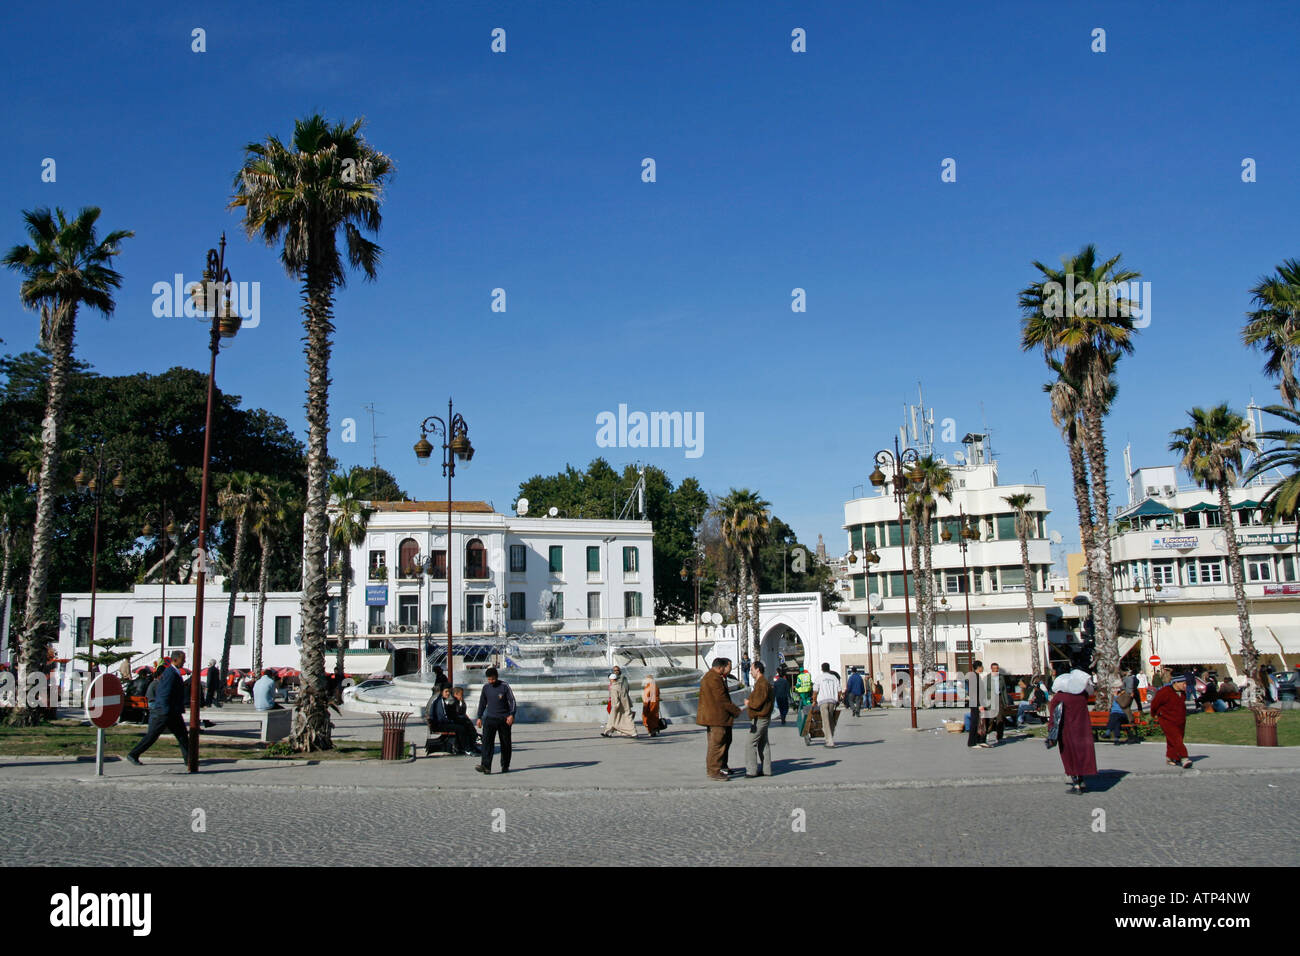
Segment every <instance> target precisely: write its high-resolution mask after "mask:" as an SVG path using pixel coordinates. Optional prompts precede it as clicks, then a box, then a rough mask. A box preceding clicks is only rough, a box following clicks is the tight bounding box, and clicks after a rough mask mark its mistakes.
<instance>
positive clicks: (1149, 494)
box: [1026, 485, 1156, 626]
mask: <svg viewBox="0 0 1300 956" xmlns="http://www.w3.org/2000/svg"><path fill="white" fill-rule="evenodd" d="M1155 496H1156V488H1155V485H1147V497H1148V498H1154V497H1155ZM1026 626H1028V625H1026Z"/></svg>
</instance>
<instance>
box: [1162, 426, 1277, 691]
mask: <svg viewBox="0 0 1300 956" xmlns="http://www.w3.org/2000/svg"><path fill="white" fill-rule="evenodd" d="M1187 414H1188V416H1190V418H1191V420H1192V424H1191V425H1189V426H1188V427H1186V428H1178V429H1175V430H1174V431H1173V432H1171V434H1172V435H1173V441H1171V442H1170V443H1169V450H1170V451H1176V452H1181V453H1182V456H1183V459H1182V461H1181V462H1179V466H1180V467H1181V468H1183V470H1185V471H1186V472H1187V473H1188V474H1189V475H1190V476H1191V477H1192V480H1193V481H1195V482H1196V483H1197V484H1198V485H1200V486H1201V487H1202V488H1206V489H1209V490H1210V491H1215V492H1218V495H1219V516H1220V519H1221V521H1222V524H1223V534H1224V537H1225V538H1227V541H1228V567H1229V568H1230V569H1231V571H1232V593H1233V596H1234V597H1235V598H1236V599H1237V627H1238V628H1239V629H1240V631H1241V662H1242V667H1243V668H1244V670H1245V671H1246V673H1247V674H1249V675H1250V676H1251V678H1253V679H1254V680H1255V682H1256V686H1259V687H1263V686H1264V682H1263V681H1262V680H1260V675H1259V673H1258V670H1259V652H1258V651H1256V649H1255V642H1254V640H1253V639H1252V637H1251V633H1250V615H1249V613H1248V611H1247V607H1246V582H1245V574H1244V573H1243V571H1242V567H1241V552H1240V550H1239V549H1238V547H1237V529H1236V527H1235V525H1234V524H1233V520H1232V501H1231V500H1230V499H1229V497H1228V489H1229V488H1231V487H1232V486H1233V484H1234V483H1235V482H1236V480H1237V476H1238V475H1239V474H1240V473H1241V456H1242V455H1243V454H1244V453H1246V452H1258V451H1259V446H1257V445H1256V444H1255V441H1254V439H1252V438H1251V437H1250V423H1249V422H1247V421H1246V419H1244V418H1242V417H1241V416H1240V415H1238V414H1236V413H1235V412H1233V411H1232V410H1231V409H1229V408H1228V406H1227V403H1226V402H1225V403H1224V404H1222V405H1217V406H1215V407H1214V408H1211V409H1204V408H1193V409H1192V410H1191V411H1189V412H1188V413H1187ZM1261 696H1262V695H1261Z"/></svg>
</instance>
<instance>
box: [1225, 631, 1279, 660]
mask: <svg viewBox="0 0 1300 956" xmlns="http://www.w3.org/2000/svg"><path fill="white" fill-rule="evenodd" d="M1215 630H1216V631H1218V632H1219V633H1220V634H1222V635H1223V639H1224V640H1225V641H1227V642H1228V647H1229V648H1231V649H1232V653H1234V654H1237V655H1240V654H1241V628H1239V627H1228V626H1226V625H1225V626H1221V627H1216V628H1215ZM1250 637H1251V640H1253V641H1254V642H1255V650H1256V651H1258V652H1259V653H1260V654H1276V653H1277V652H1278V651H1279V650H1280V649H1281V648H1280V645H1279V641H1278V639H1277V638H1276V637H1274V636H1273V635H1272V634H1271V633H1270V629H1269V628H1267V627H1256V626H1254V625H1252V626H1251V629H1250Z"/></svg>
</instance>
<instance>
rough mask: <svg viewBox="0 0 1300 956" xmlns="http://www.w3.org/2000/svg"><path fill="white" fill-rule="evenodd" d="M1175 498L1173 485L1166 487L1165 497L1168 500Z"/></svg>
mask: <svg viewBox="0 0 1300 956" xmlns="http://www.w3.org/2000/svg"><path fill="white" fill-rule="evenodd" d="M1173 496H1174V489H1173V486H1172V485H1165V497H1166V498H1172V497H1173Z"/></svg>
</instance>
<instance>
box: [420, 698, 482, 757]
mask: <svg viewBox="0 0 1300 956" xmlns="http://www.w3.org/2000/svg"><path fill="white" fill-rule="evenodd" d="M457 717H459V718H460V719H459V720H458V719H457ZM429 733H430V734H455V735H456V739H455V744H454V746H453V749H452V751H451V752H452V753H463V754H470V753H478V747H477V745H476V743H475V741H476V739H477V737H478V734H477V732H476V731H475V730H474V725H473V724H471V723H470V722H469V719H468V717H466V716H465V705H464V704H463V703H462V704H460V706H459V708H458V707H457V701H456V698H454V697H452V696H451V687H450V685H447V684H444V685H443V686H442V690H441V692H440V693H435V694H434V696H433V699H432V700H431V701H430V703H429Z"/></svg>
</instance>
